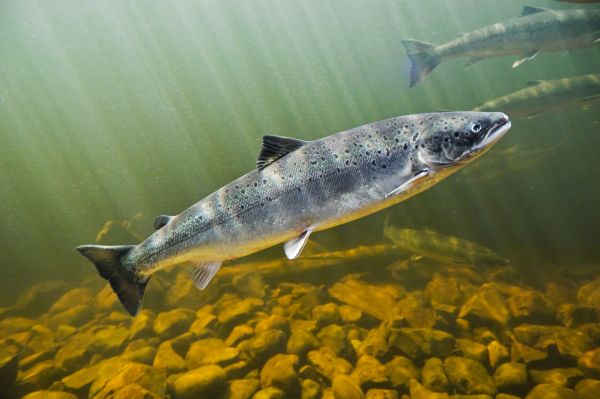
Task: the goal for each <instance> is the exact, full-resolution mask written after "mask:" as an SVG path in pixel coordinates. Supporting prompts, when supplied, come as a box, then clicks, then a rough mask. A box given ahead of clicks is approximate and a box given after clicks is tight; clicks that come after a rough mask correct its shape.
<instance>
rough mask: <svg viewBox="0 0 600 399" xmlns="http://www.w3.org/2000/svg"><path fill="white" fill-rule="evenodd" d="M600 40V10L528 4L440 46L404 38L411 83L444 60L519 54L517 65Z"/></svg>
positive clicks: (420, 79) (423, 77) (469, 63)
mask: <svg viewBox="0 0 600 399" xmlns="http://www.w3.org/2000/svg"><path fill="white" fill-rule="evenodd" d="M599 39H600V10H548V9H544V8H536V7H529V6H525V7H524V8H523V14H522V16H520V17H518V18H513V19H509V20H506V21H503V22H498V23H495V24H492V25H488V26H485V27H483V28H480V29H477V30H474V31H472V32H469V33H465V34H463V35H461V36H459V37H457V38H455V39H453V40H450V41H448V42H446V43H443V44H440V45H434V44H431V43H426V42H421V41H416V40H403V44H404V46H405V48H406V52H407V54H408V56H409V58H410V59H411V62H412V65H411V76H410V86H411V87H412V86H414V85H416V84H417V83H419V82H420V81H422V80H423V79H425V77H426V76H427V75H428V74H429V73H430V72H431V71H432V70H433V69H434V68H435V67H436V66H437V65H439V64H440V63H441V62H442V61H444V60H447V59H451V58H457V57H471V58H470V60H469V62H468V65H471V64H474V63H476V62H478V61H480V60H483V59H486V58H491V57H501V56H507V55H516V56H517V57H518V58H517V60H516V61H515V62H514V63H513V68H514V67H517V66H519V65H521V64H522V63H523V62H525V61H527V60H530V59H532V58H533V57H535V56H536V55H537V54H538V53H541V52H553V51H562V50H572V49H577V48H583V47H590V46H593V45H594V44H597V43H598V40H599Z"/></svg>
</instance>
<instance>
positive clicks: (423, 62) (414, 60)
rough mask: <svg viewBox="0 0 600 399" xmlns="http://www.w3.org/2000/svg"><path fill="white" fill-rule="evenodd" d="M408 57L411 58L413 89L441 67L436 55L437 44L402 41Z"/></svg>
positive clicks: (411, 84) (410, 40)
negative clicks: (437, 67) (436, 68)
mask: <svg viewBox="0 0 600 399" xmlns="http://www.w3.org/2000/svg"><path fill="white" fill-rule="evenodd" d="M402 44H404V48H405V49H406V55H408V58H410V62H411V65H410V87H413V86H414V85H416V84H417V83H419V82H420V81H422V80H423V79H425V77H427V75H429V73H430V72H431V71H433V69H434V68H435V67H436V66H438V65H439V63H440V61H441V60H440V57H439V56H438V55H437V54H436V53H435V44H431V43H427V42H421V41H418V40H412V39H406V40H402Z"/></svg>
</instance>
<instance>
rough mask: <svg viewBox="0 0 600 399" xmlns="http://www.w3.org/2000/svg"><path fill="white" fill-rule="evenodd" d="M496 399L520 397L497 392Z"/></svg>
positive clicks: (517, 398) (518, 398)
mask: <svg viewBox="0 0 600 399" xmlns="http://www.w3.org/2000/svg"><path fill="white" fill-rule="evenodd" d="M496 399H521V397H520V396H515V395H509V394H507V393H499V394H498V395H496Z"/></svg>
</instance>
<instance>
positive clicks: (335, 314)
mask: <svg viewBox="0 0 600 399" xmlns="http://www.w3.org/2000/svg"><path fill="white" fill-rule="evenodd" d="M312 318H313V319H314V320H315V321H316V322H317V326H319V327H324V326H327V325H329V324H342V315H341V314H340V311H339V309H338V307H337V305H336V304H335V303H333V302H329V303H326V304H324V305H317V306H315V307H314V308H313V309H312Z"/></svg>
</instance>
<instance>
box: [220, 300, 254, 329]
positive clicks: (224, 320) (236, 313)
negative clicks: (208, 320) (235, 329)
mask: <svg viewBox="0 0 600 399" xmlns="http://www.w3.org/2000/svg"><path fill="white" fill-rule="evenodd" d="M263 305H264V302H263V301H262V300H260V299H258V298H246V299H242V300H239V298H237V297H231V299H227V300H225V301H222V302H221V303H220V304H219V311H218V313H217V319H218V320H219V323H221V324H239V323H241V322H243V321H245V320H247V319H249V318H250V317H251V316H252V315H253V314H254V311H255V310H256V308H258V307H261V306H263Z"/></svg>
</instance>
